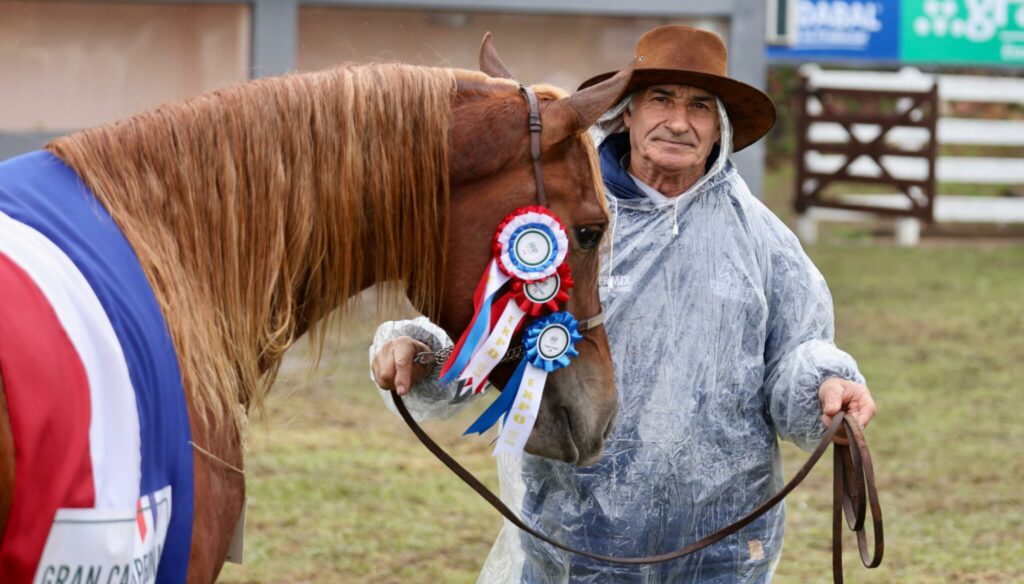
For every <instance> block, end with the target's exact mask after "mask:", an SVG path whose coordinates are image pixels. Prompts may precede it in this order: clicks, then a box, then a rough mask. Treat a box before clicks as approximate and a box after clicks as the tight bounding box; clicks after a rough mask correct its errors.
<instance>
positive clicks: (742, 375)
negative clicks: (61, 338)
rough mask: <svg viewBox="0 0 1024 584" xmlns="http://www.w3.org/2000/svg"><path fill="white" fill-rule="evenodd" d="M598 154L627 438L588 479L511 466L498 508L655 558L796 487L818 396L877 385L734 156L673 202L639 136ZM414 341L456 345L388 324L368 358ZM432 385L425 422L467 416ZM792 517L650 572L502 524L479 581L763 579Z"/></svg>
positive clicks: (558, 469) (712, 166)
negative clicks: (792, 465) (646, 181)
mask: <svg viewBox="0 0 1024 584" xmlns="http://www.w3.org/2000/svg"><path fill="white" fill-rule="evenodd" d="M719 111H720V112H722V114H721V121H722V142H721V143H722V144H725V145H730V144H731V131H730V126H729V120H728V119H727V118H726V116H725V108H724V107H722V105H721V104H719ZM600 152H601V169H602V174H603V176H604V180H605V186H606V187H607V196H608V198H609V206H610V208H611V209H612V215H613V217H612V223H611V229H610V231H611V233H610V235H611V239H612V241H611V245H610V246H608V249H607V250H606V257H605V258H603V262H602V271H603V273H602V287H601V296H602V303H603V305H604V310H605V313H606V315H607V321H606V327H607V331H608V340H609V343H610V345H611V350H612V356H613V359H614V365H615V378H616V379H615V381H616V386H617V388H618V393H619V415H618V419H617V422H616V426H615V429H614V431H613V433H612V435H611V436H610V438H609V440H608V441H607V446H606V450H605V455H604V457H603V458H602V459H601V460H600V461H599V462H598V463H597V464H596V465H594V466H592V467H589V468H576V467H574V466H572V465H568V464H565V463H561V462H554V461H550V460H546V459H541V458H538V457H534V456H531V455H529V454H526V455H524V456H523V457H522V458H520V459H514V458H510V457H505V456H500V457H499V459H498V465H499V476H500V481H501V496H502V498H503V499H504V500H505V502H506V504H508V505H509V507H511V508H512V509H515V510H519V511H520V513H521V515H522V517H523V518H524V519H525V520H526V521H527V522H528V523H531V524H532V525H533V526H535V527H537V528H539V529H540V530H542V531H544V532H545V533H547V534H549V535H551V536H553V537H555V538H557V539H560V540H562V541H564V542H565V543H567V544H569V545H571V546H574V547H579V548H583V549H586V550H590V551H593V552H597V553H600V554H607V555H619V556H642V555H654V554H661V553H665V552H669V551H673V550H675V549H678V548H680V547H683V546H685V545H687V544H689V543H692V542H693V541H696V540H698V539H700V538H702V537H704V536H706V535H708V534H710V533H712V532H714V531H716V530H718V529H720V528H722V527H724V526H725V525H727V524H729V523H731V522H733V521H734V520H736V519H738V518H739V517H741V516H742V515H744V514H746V513H748V512H749V511H751V510H752V509H753V508H754V507H756V506H757V505H758V504H759V503H761V502H762V501H763V500H765V499H767V498H768V497H770V496H771V495H772V494H774V493H775V492H776V491H777V490H778V489H779V488H781V486H782V484H783V473H782V464H781V459H780V453H779V446H778V440H777V439H778V438H779V437H781V438H783V439H787V440H792V441H794V442H796V443H797V444H798V445H800V446H801V447H803V448H805V449H806V448H810V447H811V446H813V444H814V443H815V442H816V441H817V439H819V438H820V437H821V435H822V434H823V433H824V430H825V428H824V425H823V424H822V422H821V406H820V402H819V399H818V387H819V386H820V384H821V383H822V382H823V381H824V380H825V379H827V378H828V377H832V376H837V377H842V378H845V379H849V380H853V381H857V382H860V383H863V382H864V379H863V377H862V376H861V375H860V373H859V371H858V369H857V365H856V363H855V362H854V360H853V359H852V358H851V357H850V356H849V355H848V354H846V353H844V352H843V351H841V350H839V349H837V348H836V346H835V344H834V343H833V312H832V298H831V295H830V294H829V291H828V288H827V286H826V284H825V280H824V279H823V278H822V276H821V274H820V273H819V272H818V270H817V269H816V268H815V267H814V265H813V264H812V263H811V261H810V260H809V259H808V258H807V256H806V255H805V254H804V252H803V250H802V248H801V247H800V244H799V242H798V241H797V239H796V238H795V236H794V235H793V234H792V233H791V232H790V231H789V229H787V228H786V227H785V225H783V223H782V222H781V221H779V219H778V218H776V217H775V215H774V214H772V213H771V212H770V211H769V210H768V209H767V208H766V207H765V206H764V205H763V204H762V203H761V202H760V201H758V200H757V199H756V198H755V197H754V196H752V195H751V193H750V191H749V189H748V188H747V186H746V184H745V183H744V182H743V180H742V179H741V178H740V176H739V175H738V174H737V172H736V170H735V168H734V167H733V165H732V164H731V163H730V162H729V161H728V156H729V148H728V147H726V148H722V149H719V148H718V147H717V146H716V148H715V151H714V152H713V153H712V160H711V161H709V164H708V167H709V168H708V169H707V171H706V173H705V176H704V177H703V178H702V179H701V180H700V181H699V182H698V183H697V184H695V185H694V186H693V187H692V188H691V189H689V190H688V191H687V192H686V193H684V194H683V195H680V196H678V197H674V198H672V199H667V198H665V197H663V196H661V195H660V194H658V193H657V192H656V191H654V190H653V189H651V188H650V187H647V186H646V185H641V184H638V182H637V181H635V180H634V179H633V178H632V177H631V176H630V175H629V174H628V173H627V172H626V170H625V168H628V154H629V140H628V136H627V135H625V134H618V135H612V136H609V137H608V138H607V139H606V140H605V141H604V142H603V143H602V144H601V147H600ZM401 335H408V336H412V337H414V338H417V339H419V340H421V341H423V342H425V343H426V344H428V345H430V346H431V347H433V348H434V349H435V350H436V349H439V348H441V347H443V346H446V345H450V344H451V341H450V339H448V338H447V336H446V335H445V334H444V332H443V331H441V330H440V329H439V328H437V327H436V326H434V325H432V324H430V323H429V322H428V321H427V320H426V319H423V318H421V319H416V320H414V321H403V322H397V323H386V324H385V325H383V326H382V327H381V328H380V329H379V330H378V333H377V336H376V339H375V341H374V345H373V346H372V347H371V349H370V355H371V359H372V356H373V355H374V354H375V353H376V350H377V349H378V348H379V347H380V346H381V345H382V344H383V343H384V342H386V341H388V340H390V339H393V338H396V337H398V336H401ZM436 380H437V376H436V372H435V374H434V375H433V376H430V377H428V378H427V379H425V380H424V381H423V382H421V383H419V384H417V385H415V386H414V387H413V388H412V392H411V393H410V395H409V396H407V399H406V402H407V404H408V405H409V409H410V410H411V411H412V412H413V413H414V415H416V416H417V417H418V418H421V419H422V418H430V417H447V416H448V415H450V414H451V413H453V412H452V409H451V408H450V407H449V406H448V400H449V399H450V398H451V397H452V396H453V395H454V387H451V386H450V387H439V386H438V385H437V383H436ZM385 393H386V392H385ZM385 397H386V396H385ZM390 401H391V400H390V398H388V397H386V399H385V402H386V403H388V405H389V406H391V403H390ZM784 513H785V510H784V507H783V506H782V505H779V506H777V507H776V508H775V509H773V510H772V511H770V512H769V513H768V514H766V515H765V516H763V517H761V518H760V519H758V520H757V521H755V522H754V523H753V524H751V525H749V526H747V527H746V528H744V529H743V530H742V531H740V532H739V533H737V534H735V535H732V536H730V537H728V538H726V539H725V540H723V541H721V542H719V543H717V544H714V545H713V546H711V547H710V548H708V549H707V550H704V551H703V552H702V553H697V554H695V555H692V556H689V557H686V558H682V559H679V560H674V561H672V562H668V563H664V564H659V565H653V566H639V567H636V566H621V565H614V564H606V563H602V562H597V561H592V560H587V559H585V558H580V557H575V556H572V555H570V554H567V553H565V552H561V551H559V550H557V549H555V548H553V547H551V546H549V545H547V544H543V543H541V542H538V541H536V540H534V539H533V538H531V537H530V536H529V535H526V534H523V533H520V532H519V531H518V530H517V529H516V528H515V527H514V526H512V525H510V524H508V523H507V522H506V525H505V526H504V528H503V530H502V531H501V534H500V535H499V537H498V539H497V541H496V542H495V544H494V547H493V549H492V550H491V553H490V556H489V557H488V559H487V563H486V565H485V566H484V569H483V571H482V573H481V575H480V579H479V582H481V583H487V584H491V583H496V582H507V583H512V582H529V583H555V582H574V583H575V582H629V583H641V582H643V583H648V582H650V583H654V582H657V583H662V582H673V583H679V582H700V583H702V584H703V583H716V584H726V583H734V582H744V583H746V582H767V581H769V580H770V579H771V576H772V574H773V572H774V569H775V565H776V563H777V562H778V560H779V556H780V553H781V550H782V536H783V523H784Z"/></svg>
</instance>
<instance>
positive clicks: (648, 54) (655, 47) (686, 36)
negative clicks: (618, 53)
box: [636, 25, 729, 77]
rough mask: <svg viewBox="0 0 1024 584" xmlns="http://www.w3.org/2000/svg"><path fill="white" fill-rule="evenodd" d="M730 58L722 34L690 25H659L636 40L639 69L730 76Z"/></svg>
mask: <svg viewBox="0 0 1024 584" xmlns="http://www.w3.org/2000/svg"><path fill="white" fill-rule="evenodd" d="M728 60H729V59H728V53H727V51H726V48H725V43H724V42H723V41H722V38H721V37H719V36H718V35H717V34H715V33H713V32H709V31H706V30H700V29H696V28H690V27H688V26H679V25H667V26H659V27H657V28H654V29H652V30H650V31H648V32H646V33H645V34H644V35H643V36H642V37H640V40H638V41H637V43H636V61H637V66H636V68H637V70H640V69H662V70H666V69H668V70H672V69H674V70H677V71H692V72H695V73H704V74H708V75H716V76H720V77H726V76H727V72H728V68H729V64H728Z"/></svg>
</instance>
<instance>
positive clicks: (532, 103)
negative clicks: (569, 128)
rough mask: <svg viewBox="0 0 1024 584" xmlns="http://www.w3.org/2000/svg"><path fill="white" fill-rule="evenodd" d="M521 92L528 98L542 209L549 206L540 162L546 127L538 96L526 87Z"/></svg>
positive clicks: (532, 152) (534, 166)
mask: <svg viewBox="0 0 1024 584" xmlns="http://www.w3.org/2000/svg"><path fill="white" fill-rule="evenodd" d="M519 91H521V92H522V93H523V96H524V97H526V103H527V108H528V109H529V113H528V123H529V128H530V158H532V159H533V176H534V178H535V179H536V181H537V204H538V205H540V206H541V207H547V206H548V194H547V192H546V191H545V190H544V168H543V166H542V165H541V161H540V146H541V143H540V134H541V130H542V129H543V128H544V125H543V124H541V121H540V104H539V103H538V101H537V94H536V93H534V92H533V90H532V89H530V88H529V87H527V86H525V85H520V86H519Z"/></svg>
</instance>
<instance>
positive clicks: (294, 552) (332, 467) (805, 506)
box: [221, 173, 1024, 583]
mask: <svg viewBox="0 0 1024 584" xmlns="http://www.w3.org/2000/svg"><path fill="white" fill-rule="evenodd" d="M779 174H780V173H773V174H772V175H770V176H769V183H768V185H769V186H768V188H769V191H768V196H767V197H766V199H767V200H768V202H769V204H771V205H772V206H773V208H775V209H777V210H779V211H780V215H783V216H784V218H785V217H788V216H789V213H788V211H787V209H786V208H785V207H784V206H783V205H784V204H788V201H787V200H785V194H784V192H786V190H785V189H788V188H790V187H789V182H788V178H787V177H785V176H782V177H781V178H780V176H779ZM809 253H810V254H811V256H812V257H813V259H814V260H815V262H816V263H817V264H818V266H819V267H820V269H821V271H822V272H823V273H824V274H825V276H826V278H827V279H828V281H829V284H830V286H831V289H832V292H833V295H834V297H835V303H836V307H837V308H836V313H837V340H838V343H839V344H840V346H842V347H843V348H845V349H847V350H848V351H849V352H850V353H852V354H853V355H854V356H855V357H856V358H857V359H858V361H859V363H860V365H861V368H862V370H863V371H864V373H865V375H866V376H867V378H868V382H869V385H870V387H871V388H872V391H873V392H874V394H875V396H876V399H877V401H878V403H879V414H878V417H877V418H876V419H875V421H874V422H873V423H872V424H871V426H870V428H869V431H868V440H869V441H870V444H871V446H872V452H873V454H874V457H875V467H876V472H877V475H878V481H879V489H880V491H881V499H882V505H883V510H884V512H885V520H886V540H887V541H886V553H885V560H884V561H883V563H882V567H881V568H879V569H877V570H874V571H867V570H864V569H863V568H861V567H860V566H859V561H858V560H857V553H856V543H855V542H854V540H853V538H852V537H850V536H849V535H847V537H846V538H845V543H846V556H845V559H846V562H845V565H846V572H847V582H853V583H861V582H866V583H892V582H899V583H917V582H955V583H968V582H979V583H980V582H985V583H989V582H992V583H995V582H999V583H1002V582H1024V487H1022V482H1024V456H1022V455H1021V450H1020V449H1021V446H1022V445H1024V413H1022V406H1021V404H1020V400H1021V398H1022V397H1024V391H1022V389H1021V387H1020V381H1021V380H1022V379H1024V246H1022V245H1015V244H1005V243H1004V244H999V245H993V244H991V243H987V244H984V245H968V244H960V245H923V246H921V247H918V248H915V249H896V248H893V247H891V246H890V245H888V244H886V243H884V242H882V243H878V242H874V241H872V240H870V239H863V238H861V239H855V240H844V241H842V242H841V243H838V244H836V243H833V244H828V245H820V246H817V247H813V248H811V249H810V250H809ZM372 330H373V324H372V322H370V321H369V320H366V321H364V322H360V323H356V324H350V325H347V326H346V327H345V330H344V331H343V333H342V339H341V340H340V341H338V342H337V343H336V345H334V346H332V347H331V348H330V351H329V353H328V354H327V355H326V356H325V359H324V361H323V362H322V364H321V367H320V370H319V371H318V372H316V373H315V374H314V375H312V376H311V375H309V367H308V366H306V365H304V364H303V359H304V355H303V353H302V351H303V349H302V348H301V347H298V348H296V350H295V351H294V354H293V355H292V356H291V358H290V360H289V367H288V368H286V370H285V372H284V373H283V375H282V378H281V380H280V382H279V383H278V385H277V387H276V389H275V391H274V394H273V395H272V397H271V399H270V402H269V405H268V416H267V418H266V419H265V420H264V421H254V422H253V423H252V424H251V432H250V436H249V448H250V453H249V456H248V462H247V464H248V473H249V478H248V486H249V496H250V502H249V512H248V518H249V525H248V530H247V534H246V563H245V564H244V565H242V566H237V565H230V564H229V565H227V566H226V567H225V569H224V571H223V573H222V576H221V580H222V581H225V582H367V581H374V582H381V583H390V582H395V583H397V582H403V583H420V582H422V583H436V582H474V581H475V579H476V574H477V573H478V571H479V569H480V566H481V565H482V563H483V561H484V559H485V558H486V555H487V553H488V551H489V549H490V546H491V543H492V542H493V539H494V537H495V535H496V534H497V532H498V530H499V528H500V519H499V516H498V515H497V514H496V513H495V512H494V511H492V510H490V508H488V507H486V505H485V504H484V503H482V502H480V501H479V500H478V499H477V498H476V495H475V494H473V493H472V492H471V491H470V490H469V489H468V488H467V487H465V486H463V485H462V484H461V483H460V482H458V480H457V479H456V478H455V477H454V476H453V475H451V474H450V473H449V472H448V471H447V470H446V469H445V468H444V467H443V466H442V465H441V464H440V463H439V462H437V461H435V460H434V459H433V457H432V456H431V455H430V454H429V453H428V452H427V451H426V450H425V449H424V448H423V447H422V446H420V445H419V444H418V442H416V440H415V438H414V437H413V436H412V434H411V433H410V432H409V431H408V430H407V429H406V428H405V426H404V424H403V423H402V422H401V420H399V419H398V418H397V417H395V416H394V415H392V414H391V413H390V412H388V411H387V410H386V409H385V408H384V405H383V403H382V402H381V400H380V398H379V397H378V395H377V393H376V391H375V390H373V389H372V386H371V385H370V382H369V381H368V379H367V366H366V347H367V346H368V344H369V339H370V336H371V334H372ZM481 407H482V406H481ZM475 415H476V412H464V413H463V415H461V416H459V417H458V418H456V419H455V420H450V421H447V422H441V423H433V424H430V425H428V430H429V431H431V432H432V434H433V435H434V436H436V437H438V438H439V439H440V442H441V443H442V444H443V445H444V446H445V447H446V448H450V449H451V450H452V451H453V452H454V453H455V454H456V455H457V456H458V457H459V458H460V460H462V461H464V462H465V463H466V464H467V466H469V467H470V468H471V469H472V470H473V471H474V472H476V473H477V474H478V476H481V477H482V478H483V479H484V480H485V481H486V482H487V483H488V484H490V485H491V486H492V487H494V486H496V478H495V469H494V464H493V461H492V459H491V458H490V456H489V454H488V448H487V445H486V444H485V443H484V441H482V440H479V439H463V438H461V437H459V434H460V433H461V431H462V429H464V428H465V427H466V425H468V423H469V421H471V419H472V418H473V417H474V416H475ZM805 456H806V455H805V454H804V453H803V452H801V451H799V450H797V449H796V448H793V447H790V446H788V445H787V447H786V449H785V458H786V469H787V473H792V472H793V470H794V469H795V468H797V466H798V465H799V464H801V463H802V461H803V460H804V458H805ZM788 505H789V507H788V509H789V512H788V518H787V534H786V544H785V549H784V551H783V556H782V561H781V562H780V565H779V568H778V573H777V578H776V582H782V583H803V582H827V581H830V578H831V576H830V575H829V571H830V566H831V559H830V537H831V536H830V532H831V463H830V462H829V461H827V460H826V461H824V462H822V463H820V464H819V468H818V469H816V470H815V472H814V473H812V475H811V476H810V477H809V478H808V480H807V481H806V482H805V484H804V485H803V486H801V487H800V488H798V489H797V491H796V492H795V493H794V494H793V495H791V497H790V499H789V503H788Z"/></svg>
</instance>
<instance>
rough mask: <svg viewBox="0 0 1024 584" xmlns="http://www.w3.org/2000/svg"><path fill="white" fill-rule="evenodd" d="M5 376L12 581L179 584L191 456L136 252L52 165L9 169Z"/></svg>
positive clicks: (20, 164)
mask: <svg viewBox="0 0 1024 584" xmlns="http://www.w3.org/2000/svg"><path fill="white" fill-rule="evenodd" d="M0 375H2V377H3V381H4V391H5V393H6V397H7V404H8V409H9V412H10V425H11V429H12V432H13V437H14V447H15V480H14V496H13V506H12V510H11V515H10V518H9V521H8V524H7V529H6V531H5V533H4V534H3V540H2V541H0V581H2V582H4V583H5V584H22V583H29V582H37V583H57V582H61V583H71V582H82V583H84V582H103V583H118V582H120V583H126V584H127V583H133V584H134V583H140V584H141V583H143V582H158V583H172V582H173V583H178V582H184V581H185V574H186V570H187V568H188V556H189V546H190V543H191V536H192V496H193V477H192V451H191V448H190V445H189V441H190V439H191V434H190V429H189V420H188V412H187V410H186V405H185V397H184V391H183V388H182V381H181V373H180V370H179V368H178V361H177V357H176V354H175V352H174V346H173V344H172V342H171V337H170V334H169V332H168V329H167V324H166V322H165V321H164V319H163V315H162V313H161V311H160V307H159V305H158V303H157V300H156V297H155V296H154V294H153V290H152V288H151V287H150V284H149V282H148V280H147V279H146V276H145V274H144V273H143V271H142V267H141V266H140V265H139V261H138V259H137V257H136V255H135V252H134V251H133V249H132V248H131V246H130V245H129V244H128V241H127V240H126V239H125V238H124V235H123V234H122V233H121V231H120V230H119V229H118V227H117V225H116V224H115V223H114V221H113V220H112V219H111V217H110V215H109V214H108V213H107V212H106V210H105V209H104V207H103V206H102V205H101V204H100V202H99V201H98V200H97V199H96V198H95V197H94V195H93V194H92V193H91V192H90V191H89V189H88V188H87V187H85V185H84V184H83V182H82V180H81V179H80V178H79V177H78V175H77V174H76V173H75V172H74V171H73V170H72V169H71V168H69V167H68V166H67V165H65V164H64V163H63V162H62V161H61V160H60V159H58V158H57V157H55V156H54V155H52V154H50V153H48V152H42V151H40V152H33V153H30V154H26V155H24V156H20V157H17V158H14V159H11V160H8V161H6V162H4V163H2V164H0Z"/></svg>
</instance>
